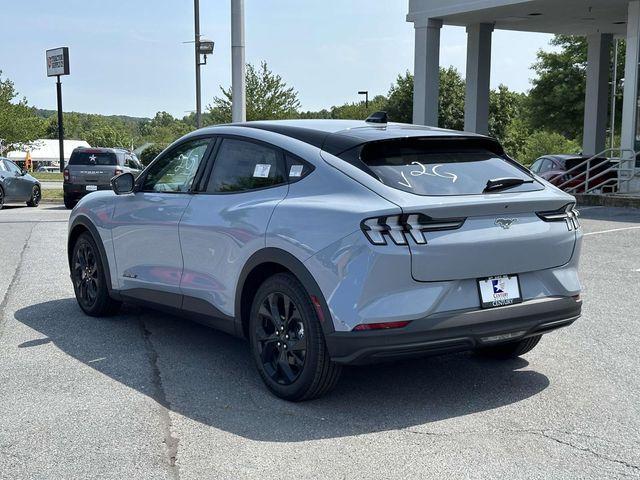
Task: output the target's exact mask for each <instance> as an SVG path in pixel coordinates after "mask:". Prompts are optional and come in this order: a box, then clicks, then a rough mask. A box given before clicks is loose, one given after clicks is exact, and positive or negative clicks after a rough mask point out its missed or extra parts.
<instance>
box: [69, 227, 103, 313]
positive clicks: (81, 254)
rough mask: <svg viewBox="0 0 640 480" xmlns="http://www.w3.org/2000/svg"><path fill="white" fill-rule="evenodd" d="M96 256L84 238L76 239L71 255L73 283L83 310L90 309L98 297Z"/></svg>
mask: <svg viewBox="0 0 640 480" xmlns="http://www.w3.org/2000/svg"><path fill="white" fill-rule="evenodd" d="M99 282H100V278H99V272H98V257H97V252H96V251H94V249H93V245H91V244H90V243H89V242H87V241H86V240H85V239H81V240H80V241H78V244H77V246H76V249H75V251H74V255H73V283H74V287H75V288H76V292H77V298H78V302H79V303H80V306H82V307H83V310H84V309H85V308H86V309H89V310H91V309H92V308H93V307H94V306H95V304H96V301H97V299H98V288H99Z"/></svg>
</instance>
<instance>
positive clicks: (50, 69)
mask: <svg viewBox="0 0 640 480" xmlns="http://www.w3.org/2000/svg"><path fill="white" fill-rule="evenodd" d="M60 75H69V47H60V48H52V49H51V50H47V77H58V80H57V82H56V96H57V100H58V145H59V148H60V171H61V172H62V171H63V170H64V125H63V124H62V83H61V82H60Z"/></svg>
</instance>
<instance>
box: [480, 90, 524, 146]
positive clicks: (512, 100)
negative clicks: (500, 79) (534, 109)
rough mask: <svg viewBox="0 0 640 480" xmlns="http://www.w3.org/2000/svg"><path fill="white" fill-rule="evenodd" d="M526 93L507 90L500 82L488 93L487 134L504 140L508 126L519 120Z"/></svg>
mask: <svg viewBox="0 0 640 480" xmlns="http://www.w3.org/2000/svg"><path fill="white" fill-rule="evenodd" d="M525 98H526V95H524V94H522V93H517V92H513V91H511V90H509V89H508V88H507V86H506V85H502V84H500V85H499V86H498V89H497V90H491V92H490V93H489V135H491V136H492V137H495V138H497V139H498V140H499V141H501V142H504V141H505V139H506V136H507V131H508V130H509V126H510V125H511V124H512V123H514V122H515V121H521V119H522V117H523V115H524V101H525Z"/></svg>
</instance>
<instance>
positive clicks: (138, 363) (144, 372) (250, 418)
mask: <svg viewBox="0 0 640 480" xmlns="http://www.w3.org/2000/svg"><path fill="white" fill-rule="evenodd" d="M15 318H16V319H17V320H19V321H20V322H22V323H23V324H25V325H27V326H29V327H30V328H32V329H35V330H37V331H38V332H40V333H41V334H42V335H44V336H45V337H46V338H43V339H38V340H33V341H29V342H25V343H24V344H22V345H20V346H21V347H23V348H39V346H40V345H43V344H46V343H48V342H47V340H50V341H51V342H53V343H54V344H55V346H56V347H57V348H59V349H61V350H62V351H64V352H66V353H67V354H68V355H70V356H72V357H73V358H75V359H77V360H79V361H80V362H82V363H83V364H85V365H87V366H90V367H91V368H93V369H95V370H97V371H99V372H101V373H103V374H104V375H107V376H109V377H110V378H112V379H114V380H116V381H118V382H120V383H122V384H124V385H126V386H127V387H130V388H132V389H135V390H137V391H138V392H140V393H142V394H144V395H147V396H149V397H151V398H153V399H154V400H156V401H158V402H159V403H162V404H164V405H165V406H166V407H167V408H169V409H171V410H172V411H174V412H176V413H178V414H180V415H183V416H185V417H188V418H191V419H193V420H195V421H198V422H201V423H202V424H205V425H209V426H212V427H214V428H217V429H221V430H224V431H227V432H230V433H232V434H235V435H239V436H242V437H245V438H249V439H252V440H258V441H272V442H273V441H275V442H278V441H282V442H291V441H306V440H313V439H321V438H334V437H344V436H352V435H358V434H365V433H370V432H378V431H386V430H395V429H402V428H409V427H413V426H418V425H424V424H428V423H430V422H436V421H438V420H443V419H448V418H453V417H460V416H464V415H469V414H473V413H476V412H482V411H486V410H491V409H495V408H499V407H504V406H507V405H510V404H514V403H516V402H520V401H522V400H524V399H527V398H529V397H531V396H533V395H536V394H537V393H539V392H541V391H542V390H544V389H545V388H546V387H547V386H548V385H549V380H548V378H547V377H546V376H545V375H543V374H541V373H538V372H535V371H531V370H520V369H522V368H523V367H526V366H527V365H528V363H527V362H526V361H525V360H524V359H517V360H511V361H503V362H498V361H489V360H481V359H479V358H477V357H474V356H473V355H471V354H454V355H447V356H440V357H427V358H423V359H417V360H412V361H403V362H397V363H393V364H383V365H374V366H367V367H358V368H356V367H353V368H348V369H346V370H345V372H344V375H343V377H342V380H341V381H340V384H339V385H338V387H337V388H336V390H335V391H334V392H332V393H330V394H329V395H328V396H326V397H324V398H321V399H318V400H314V401H311V402H305V403H299V404H292V403H288V402H284V401H282V400H279V399H277V398H275V397H273V396H272V395H270V394H269V393H268V392H267V391H266V389H265V387H264V386H263V384H262V382H261V380H260V378H259V376H258V374H257V372H256V371H255V368H254V366H253V364H252V363H251V362H252V360H251V357H250V355H249V351H248V347H247V344H246V343H245V342H244V341H242V340H240V339H236V338H233V337H231V336H228V335H226V334H224V333H220V332H217V331H215V330H212V329H209V328H207V327H204V326H201V325H198V324H194V323H191V322H189V321H187V320H182V319H180V318H176V317H172V316H168V315H165V314H161V313H155V312H153V311H150V310H142V309H137V308H134V307H125V308H124V310H123V313H122V314H121V315H119V316H116V317H112V318H107V319H96V318H91V317H88V316H85V315H84V314H83V313H82V312H81V311H80V309H79V308H78V306H77V304H76V301H75V299H73V298H67V299H62V300H56V301H50V302H45V303H40V304H36V305H31V306H28V307H25V308H23V309H20V310H18V311H17V312H16V313H15ZM45 348H46V347H45ZM42 368H55V367H54V366H45V365H43V366H42Z"/></svg>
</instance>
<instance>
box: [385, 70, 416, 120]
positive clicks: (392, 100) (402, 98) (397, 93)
mask: <svg viewBox="0 0 640 480" xmlns="http://www.w3.org/2000/svg"><path fill="white" fill-rule="evenodd" d="M385 110H386V111H387V115H389V119H390V120H391V121H393V122H400V123H412V122H413V75H412V74H411V73H409V72H408V71H407V72H405V73H404V75H398V77H397V78H396V83H394V84H393V85H391V88H390V89H389V95H388V99H387V104H386V105H385Z"/></svg>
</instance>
